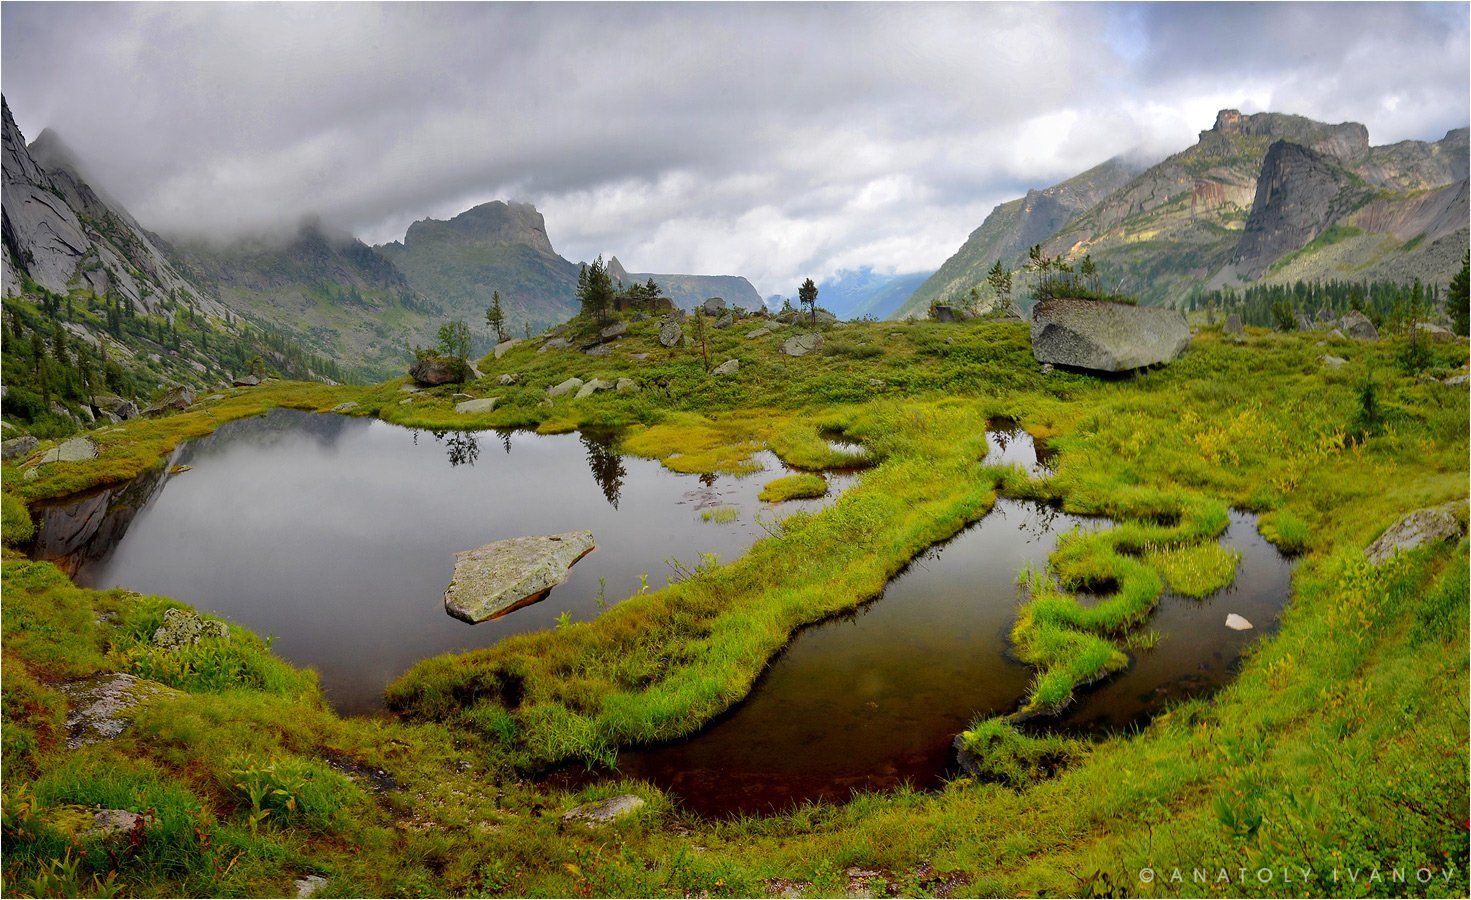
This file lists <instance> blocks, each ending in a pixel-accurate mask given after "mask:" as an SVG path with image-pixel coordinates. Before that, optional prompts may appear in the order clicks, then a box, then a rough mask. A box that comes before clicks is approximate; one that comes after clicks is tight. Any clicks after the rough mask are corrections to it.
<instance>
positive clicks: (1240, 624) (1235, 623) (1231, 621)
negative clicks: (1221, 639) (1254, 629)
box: [1226, 613, 1251, 631]
mask: <svg viewBox="0 0 1471 900" xmlns="http://www.w3.org/2000/svg"><path fill="white" fill-rule="evenodd" d="M1226 627H1227V628H1229V629H1231V630H1232V631H1250V630H1251V623H1250V622H1248V621H1246V619H1245V618H1244V617H1243V616H1238V615H1236V613H1231V614H1230V615H1228V616H1226Z"/></svg>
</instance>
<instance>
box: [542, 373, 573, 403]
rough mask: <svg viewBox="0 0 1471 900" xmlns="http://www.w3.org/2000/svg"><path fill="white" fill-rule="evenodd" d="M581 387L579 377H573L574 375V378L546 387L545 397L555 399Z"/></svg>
mask: <svg viewBox="0 0 1471 900" xmlns="http://www.w3.org/2000/svg"><path fill="white" fill-rule="evenodd" d="M581 387H582V379H581V378H575V377H574V378H569V379H567V380H566V381H564V382H562V383H561V384H559V385H556V386H555V387H549V388H547V397H549V398H553V399H555V398H557V397H560V396H562V395H563V394H570V393H572V392H573V391H576V390H578V389H579V388H581Z"/></svg>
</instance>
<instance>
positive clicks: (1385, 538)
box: [1364, 501, 1461, 566]
mask: <svg viewBox="0 0 1471 900" xmlns="http://www.w3.org/2000/svg"><path fill="white" fill-rule="evenodd" d="M1460 503H1461V501H1452V502H1450V503H1447V504H1444V505H1443V506H1432V507H1429V508H1427V509H1417V510H1415V511H1414V512H1412V513H1409V514H1408V515H1406V516H1404V517H1403V518H1401V519H1400V520H1399V521H1398V522H1395V523H1394V524H1393V525H1391V526H1389V528H1388V529H1387V530H1385V532H1384V533H1383V534H1381V535H1380V536H1379V539H1378V540H1376V541H1375V542H1374V543H1372V544H1370V545H1369V549H1368V550H1365V551H1364V555H1365V556H1367V557H1369V562H1371V563H1374V564H1375V565H1376V566H1377V565H1379V564H1380V563H1384V562H1388V561H1389V559H1390V557H1392V556H1394V555H1395V554H1396V553H1400V552H1408V551H1410V550H1413V549H1415V548H1416V547H1420V546H1423V545H1425V544H1434V543H1438V542H1440V541H1445V540H1450V539H1452V538H1455V537H1459V536H1460V534H1461V521H1460V520H1459V519H1457V518H1456V512H1455V510H1456V507H1457V506H1458V505H1459V504H1460Z"/></svg>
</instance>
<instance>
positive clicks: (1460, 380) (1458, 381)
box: [1445, 372, 1471, 387]
mask: <svg viewBox="0 0 1471 900" xmlns="http://www.w3.org/2000/svg"><path fill="white" fill-rule="evenodd" d="M1468 380H1471V373H1467V372H1462V373H1461V374H1459V375H1452V376H1451V377H1449V378H1447V379H1446V380H1445V383H1446V384H1448V385H1451V386H1452V387H1455V386H1457V385H1462V384H1465V383H1466V382H1467V381H1468Z"/></svg>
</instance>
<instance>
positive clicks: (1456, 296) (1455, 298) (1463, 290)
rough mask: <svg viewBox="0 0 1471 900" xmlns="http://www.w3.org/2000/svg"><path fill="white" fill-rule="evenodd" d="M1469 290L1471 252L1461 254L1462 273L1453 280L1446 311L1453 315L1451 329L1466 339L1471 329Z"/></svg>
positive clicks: (1470, 284)
mask: <svg viewBox="0 0 1471 900" xmlns="http://www.w3.org/2000/svg"><path fill="white" fill-rule="evenodd" d="M1468 289H1471V251H1468V252H1465V253H1462V254H1461V271H1459V272H1457V273H1456V276H1455V277H1454V278H1452V279H1451V286H1450V289H1449V290H1447V291H1446V301H1445V305H1446V309H1448V310H1449V311H1450V314H1451V328H1452V330H1454V331H1455V332H1456V334H1459V335H1460V336H1462V337H1465V336H1466V334H1467V331H1468V328H1471V301H1468V296H1471V294H1468Z"/></svg>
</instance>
